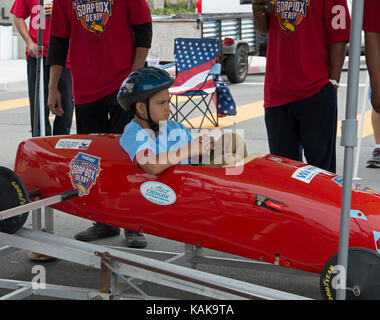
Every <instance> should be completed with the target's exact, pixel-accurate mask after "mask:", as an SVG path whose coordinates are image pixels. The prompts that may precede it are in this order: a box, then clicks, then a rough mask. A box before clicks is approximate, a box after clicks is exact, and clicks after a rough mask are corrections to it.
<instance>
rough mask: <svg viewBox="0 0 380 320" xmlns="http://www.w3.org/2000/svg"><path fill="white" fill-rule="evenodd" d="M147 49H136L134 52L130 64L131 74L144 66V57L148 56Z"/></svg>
mask: <svg viewBox="0 0 380 320" xmlns="http://www.w3.org/2000/svg"><path fill="white" fill-rule="evenodd" d="M148 51H149V49H148V48H142V47H138V48H136V50H135V57H134V59H133V62H132V67H131V72H133V71H135V70H137V69H140V68H142V67H143V66H144V64H145V60H146V57H147V56H148Z"/></svg>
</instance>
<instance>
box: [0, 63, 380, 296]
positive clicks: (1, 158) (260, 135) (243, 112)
mask: <svg viewBox="0 0 380 320" xmlns="http://www.w3.org/2000/svg"><path fill="white" fill-rule="evenodd" d="M264 71H265V58H263V59H262V58H260V59H257V60H253V61H252V63H251V69H250V74H249V75H248V76H247V79H246V81H245V82H244V83H241V84H229V85H230V89H231V92H232V95H233V97H234V99H235V101H236V104H237V106H238V115H237V116H236V117H229V118H228V119H224V120H222V126H221V128H233V129H239V130H242V131H241V132H243V134H244V139H245V141H246V144H247V147H248V152H249V153H253V152H257V153H268V152H269V151H268V146H267V138H266V131H265V125H264V121H263V112H262V100H263V82H264ZM341 83H342V86H341V88H340V89H339V97H338V99H339V115H338V117H339V120H340V121H341V120H343V119H344V118H345V108H346V94H347V86H346V85H347V69H346V70H345V71H344V72H343V75H342V81H341ZM365 84H366V71H365V69H364V66H363V69H362V71H361V74H360V86H359V90H360V91H359V105H358V113H359V115H361V106H362V101H364V100H363V93H364V91H365ZM239 110H240V111H239ZM369 114H370V105H369V101H365V107H364V112H363V116H364V117H363V119H364V121H363V138H362V139H360V149H357V150H358V151H359V152H358V154H359V158H358V160H359V161H358V171H357V174H356V176H355V178H357V181H356V182H357V183H360V184H363V185H366V186H369V187H371V188H373V189H376V190H380V179H379V175H380V169H369V168H366V167H365V161H366V160H367V158H368V157H369V156H370V154H371V152H372V149H373V145H374V139H373V134H372V131H371V130H372V129H371V125H370V120H369V119H370V118H369ZM359 119H361V118H359ZM75 130H76V128H75V122H74V123H73V127H72V133H75ZM0 137H1V139H0V146H1V152H0V166H5V167H8V168H10V169H12V168H13V164H14V159H15V155H16V151H17V146H18V144H19V143H20V142H21V141H22V140H24V139H28V138H29V137H31V132H30V123H29V107H28V103H27V87H26V64H25V61H23V60H8V61H4V60H3V61H0ZM340 140H341V136H340V133H338V140H337V173H338V174H341V175H342V174H343V164H344V148H343V147H342V146H340ZM54 222H55V225H54V233H55V234H57V235H60V236H64V237H68V238H71V239H72V238H73V237H74V234H75V233H77V232H78V231H81V230H83V229H85V228H87V227H89V226H91V222H90V221H88V220H85V219H81V218H78V217H75V216H71V215H67V214H65V213H62V212H59V211H55V212H54ZM31 226H32V222H31V219H30V218H29V219H28V221H27V224H26V225H25V227H26V228H31ZM147 240H148V248H147V249H149V250H159V251H171V252H181V251H182V250H183V245H182V244H180V243H177V242H175V241H170V240H166V239H162V238H158V237H154V236H150V235H147ZM93 243H95V244H101V245H104V246H115V247H119V248H125V239H124V236H123V233H121V234H120V236H116V237H112V238H107V239H103V240H98V241H94V242H93ZM206 252H207V254H212V255H216V256H219V257H228V258H236V257H233V256H232V255H227V254H224V253H220V252H214V251H211V250H206ZM239 258H240V257H239ZM39 264H40V265H41V264H43V266H44V267H45V268H46V276H47V282H48V283H52V284H59V285H66V286H76V287H84V288H94V289H98V288H99V281H100V279H99V273H98V271H97V270H94V269H92V268H90V267H86V266H82V265H78V264H75V263H71V262H69V261H63V260H59V259H58V260H55V261H51V262H46V263H36V262H32V261H30V260H28V258H27V255H26V252H25V251H23V250H10V249H9V248H2V247H1V244H0V279H14V280H23V281H31V279H33V277H34V276H35V274H33V273H32V270H33V266H35V265H39ZM198 269H199V270H202V271H207V272H210V273H213V274H218V275H223V276H225V277H230V278H233V279H238V280H243V281H247V282H249V283H254V284H258V285H262V286H267V287H269V288H273V289H278V290H283V291H286V292H290V293H294V294H297V295H300V296H304V297H308V298H312V299H320V298H321V297H320V293H319V275H316V274H309V273H305V272H299V271H296V270H289V269H288V270H282V269H281V270H278V269H273V268H268V267H267V266H262V265H258V266H257V267H255V268H253V269H248V270H247V269H244V271H243V272H242V270H241V269H239V268H235V267H224V266H219V265H216V266H215V265H213V266H209V265H199V266H198ZM141 288H142V289H143V290H146V292H148V293H149V294H150V295H152V296H163V297H167V298H171V299H186V300H191V299H203V297H201V296H197V295H193V294H189V293H183V292H178V291H176V290H172V289H169V288H166V287H163V286H158V285H155V284H150V283H144V284H142V285H141ZM8 292H9V291H8V290H4V289H0V296H1V295H2V294H6V293H8ZM28 299H35V300H40V299H46V298H41V297H38V296H32V297H30V298H28Z"/></svg>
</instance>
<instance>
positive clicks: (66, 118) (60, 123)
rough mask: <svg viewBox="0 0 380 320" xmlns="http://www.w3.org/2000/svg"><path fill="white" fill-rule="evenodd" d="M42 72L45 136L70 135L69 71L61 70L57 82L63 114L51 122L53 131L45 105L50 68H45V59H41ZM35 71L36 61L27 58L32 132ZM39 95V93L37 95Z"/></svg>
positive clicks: (70, 89) (71, 100)
mask: <svg viewBox="0 0 380 320" xmlns="http://www.w3.org/2000/svg"><path fill="white" fill-rule="evenodd" d="M43 65H44V68H43V72H44V83H43V88H44V102H45V135H46V136H51V135H52V133H53V135H65V134H70V130H71V124H72V120H73V112H74V102H73V95H72V83H71V74H70V70H69V69H67V68H63V71H62V74H61V77H60V79H59V82H58V89H59V92H60V94H61V99H62V108H63V111H64V114H63V115H62V116H55V118H54V121H53V130H52V128H51V125H50V121H49V114H50V110H49V107H48V105H47V99H48V84H49V74H50V68H49V66H46V59H45V58H44V59H43ZM36 70H37V59H36V58H33V57H28V58H27V72H28V94H29V104H30V123H31V127H32V132H33V126H34V97H35V87H36ZM37 94H39V93H37ZM37 136H40V128H38V134H37Z"/></svg>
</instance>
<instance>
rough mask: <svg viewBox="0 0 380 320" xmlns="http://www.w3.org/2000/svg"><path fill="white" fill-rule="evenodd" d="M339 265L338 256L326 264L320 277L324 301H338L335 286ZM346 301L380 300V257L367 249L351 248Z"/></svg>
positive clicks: (349, 251)
mask: <svg viewBox="0 0 380 320" xmlns="http://www.w3.org/2000/svg"><path fill="white" fill-rule="evenodd" d="M336 265H338V254H335V255H334V256H332V257H331V258H330V259H329V261H327V263H326V264H325V266H324V268H323V270H322V273H321V277H320V290H321V296H322V298H323V299H324V300H336V289H335V288H334V285H333V280H334V276H335V274H333V273H332V269H333V267H334V266H336ZM346 288H347V289H346V300H379V299H380V255H379V254H378V253H377V252H375V251H373V250H369V249H366V248H349V250H348V267H347V273H346Z"/></svg>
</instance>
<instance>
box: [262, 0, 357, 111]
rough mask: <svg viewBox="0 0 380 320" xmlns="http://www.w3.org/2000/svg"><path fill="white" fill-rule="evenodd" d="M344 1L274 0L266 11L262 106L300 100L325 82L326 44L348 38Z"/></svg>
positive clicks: (347, 39)
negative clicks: (267, 12) (268, 22)
mask: <svg viewBox="0 0 380 320" xmlns="http://www.w3.org/2000/svg"><path fill="white" fill-rule="evenodd" d="M350 23H351V19H350V15H349V11H348V8H347V3H346V0H296V1H286V0H277V1H275V4H274V6H273V11H272V12H271V13H270V26H269V35H268V48H267V64H266V71H265V86H264V107H275V106H281V105H284V104H287V103H290V102H294V101H299V100H304V99H306V98H308V97H311V96H312V95H314V94H315V93H317V92H318V91H320V90H321V89H322V88H323V87H324V86H325V85H326V84H327V83H328V82H329V73H330V65H329V56H328V54H329V46H330V45H331V44H333V43H336V42H342V41H347V42H348V41H349V39H350Z"/></svg>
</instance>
